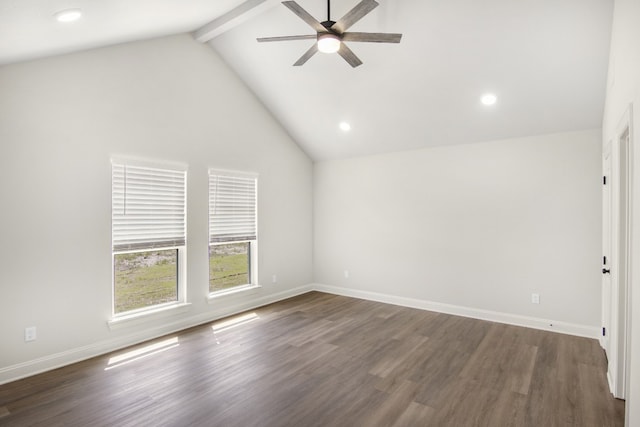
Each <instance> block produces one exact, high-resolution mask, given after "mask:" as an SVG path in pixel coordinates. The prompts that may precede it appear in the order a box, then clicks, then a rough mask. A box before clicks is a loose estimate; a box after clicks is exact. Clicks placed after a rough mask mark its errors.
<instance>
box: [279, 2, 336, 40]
mask: <svg viewBox="0 0 640 427" xmlns="http://www.w3.org/2000/svg"><path fill="white" fill-rule="evenodd" d="M282 4H283V5H285V6H287V7H288V8H289V9H290V10H291V11H292V12H293V13H295V14H296V15H298V16H299V17H300V19H302V20H303V21H304V22H306V23H307V24H309V25H310V26H311V28H313V29H314V30H316V31H317V32H320V33H326V32H327V29H326V28H325V27H323V26H322V24H321V23H320V22H318V20H317V19H316V18H314V17H313V16H311V15H310V14H309V12H307V11H306V10H304V9H303V8H302V6H300V5H299V4H298V3H296V2H295V1H283V2H282Z"/></svg>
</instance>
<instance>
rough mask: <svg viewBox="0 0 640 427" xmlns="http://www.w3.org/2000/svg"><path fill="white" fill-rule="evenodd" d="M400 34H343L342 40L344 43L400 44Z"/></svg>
mask: <svg viewBox="0 0 640 427" xmlns="http://www.w3.org/2000/svg"><path fill="white" fill-rule="evenodd" d="M401 39H402V34H395V33H344V34H343V35H342V40H343V41H346V42H369V43H400V40H401Z"/></svg>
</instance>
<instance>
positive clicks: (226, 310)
mask: <svg viewBox="0 0 640 427" xmlns="http://www.w3.org/2000/svg"><path fill="white" fill-rule="evenodd" d="M310 291H319V292H326V293H330V294H335V295H343V296H347V297H353V298H359V299H365V300H370V301H378V302H382V303H387V304H394V305H399V306H403V307H411V308H418V309H422V310H429V311H435V312H439V313H446V314H453V315H457V316H464V317H471V318H474V319H481V320H488V321H492V322H498V323H505V324H509V325H516V326H524V327H528V328H534V329H542V330H545V331H552V332H559V333H564V334H569V335H577V336H581V337H588V338H594V339H599V329H598V328H597V327H592V326H585V325H576V324H572V323H566V322H558V321H553V320H547V319H539V318H534V317H528V316H520V315H516V314H508V313H500V312H496V311H490V310H482V309H477V308H470V307H463V306H457V305H452V304H444V303H439V302H433V301H426V300H420V299H415V298H407V297H399V296H395V295H390V294H382V293H377V292H369V291H362V290H357V289H350V288H343V287H338V286H330V285H323V284H319V283H314V284H309V285H305V286H299V287H297V288H293V289H289V290H286V291H283V292H279V293H276V294H270V295H265V296H262V297H258V298H251V299H248V300H246V301H242V299H240V300H239V301H238V302H232V301H233V299H230V300H229V301H228V303H229V305H227V304H225V305H224V307H222V308H220V309H214V310H211V311H207V312H205V313H200V314H197V315H192V316H188V317H181V318H179V319H178V320H175V321H170V322H162V325H161V326H158V327H152V328H145V329H144V330H142V331H137V332H135V333H131V334H128V335H124V336H121V337H118V338H115V339H111V340H105V341H100V342H97V343H94V344H90V345H87V346H84V347H77V348H73V349H69V350H66V351H63V352H60V353H55V354H51V355H47V356H44V357H40V358H38V359H33V360H29V361H26V362H23V363H18V364H15V365H11V366H7V367H4V368H0V385H1V384H5V383H8V382H11V381H16V380H19V379H21V378H25V377H29V376H32V375H35V374H39V373H42V372H45V371H50V370H52V369H56V368H59V367H62V366H66V365H70V364H72V363H76V362H80V361H82V360H86V359H90V358H92V357H96V356H100V355H103V354H106V353H110V352H112V351H115V350H118V349H121V348H124V347H128V346H130V345H134V344H138V343H140V342H143V341H147V340H150V339H154V338H158V337H161V336H163V335H167V334H172V333H175V332H178V331H181V330H183V329H187V328H190V327H193V326H197V325H201V324H203V323H207V322H212V321H214V320H217V319H220V318H222V317H226V316H231V315H234V314H237V313H240V312H243V311H246V310H251V309H254V308H257V307H261V306H263V305H267V304H271V303H274V302H277V301H281V300H284V299H287V298H291V297H294V296H297V295H301V294H304V293H307V292H310Z"/></svg>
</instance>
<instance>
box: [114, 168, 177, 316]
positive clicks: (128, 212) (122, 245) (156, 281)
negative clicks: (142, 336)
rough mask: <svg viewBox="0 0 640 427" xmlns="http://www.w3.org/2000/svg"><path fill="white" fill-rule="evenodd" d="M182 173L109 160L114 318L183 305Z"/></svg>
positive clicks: (172, 169)
mask: <svg viewBox="0 0 640 427" xmlns="http://www.w3.org/2000/svg"><path fill="white" fill-rule="evenodd" d="M186 174H187V173H186V169H185V168H175V167H172V168H168V167H157V166H150V165H144V164H141V163H138V162H135V163H134V162H130V161H119V160H113V161H112V196H111V197H112V199H111V204H112V207H111V209H112V213H111V221H112V254H113V313H114V315H116V316H117V315H120V314H123V313H126V314H130V313H132V312H137V311H144V310H146V309H149V308H156V307H158V306H161V305H168V304H175V303H177V302H184V299H185V289H184V284H183V282H184V279H183V277H184V273H183V271H184V260H185V251H186V248H185V245H186V216H185V209H186Z"/></svg>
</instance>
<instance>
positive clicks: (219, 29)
mask: <svg viewBox="0 0 640 427" xmlns="http://www.w3.org/2000/svg"><path fill="white" fill-rule="evenodd" d="M277 4H278V2H277V1H275V0H247V1H245V2H244V3H241V4H240V5H238V6H237V7H235V8H233V9H231V10H230V11H229V12H227V13H225V14H223V15H222V16H219V17H218V18H216V19H214V20H213V21H211V22H209V23H208V24H206V25H204V26H202V27H200V28H199V29H198V30H196V31H195V32H194V33H193V37H194V38H195V39H196V40H198V41H199V42H201V43H206V42H208V41H210V40H212V39H214V38H215V37H218V36H219V35H220V34H223V33H225V32H227V31H229V30H231V29H232V28H235V27H237V26H238V25H240V24H242V23H243V22H246V21H247V20H249V19H251V18H253V17H254V16H257V15H259V14H261V13H263V12H264V11H266V10H267V9H269V8H271V7H273V6H275V5H277Z"/></svg>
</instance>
